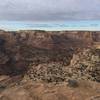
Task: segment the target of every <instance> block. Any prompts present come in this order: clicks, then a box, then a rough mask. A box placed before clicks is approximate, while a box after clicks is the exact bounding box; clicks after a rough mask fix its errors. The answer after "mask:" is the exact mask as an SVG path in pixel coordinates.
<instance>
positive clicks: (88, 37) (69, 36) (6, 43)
mask: <svg viewBox="0 0 100 100" xmlns="http://www.w3.org/2000/svg"><path fill="white" fill-rule="evenodd" d="M99 41H100V33H99V32H73V31H72V32H71V31H70V32H67V31H62V32H46V31H18V32H6V31H0V70H1V72H2V70H4V72H5V70H6V71H7V73H12V72H14V73H15V72H16V73H17V72H20V71H21V73H22V72H23V70H26V69H27V65H28V64H29V63H30V62H37V63H38V62H50V61H58V62H63V60H64V59H65V60H64V62H65V63H66V65H67V64H69V63H70V59H71V58H72V56H73V53H75V52H76V51H77V50H79V49H80V50H82V49H83V48H91V47H93V44H94V43H98V44H99V43H100V42H99ZM59 56H60V57H59ZM26 62H27V63H26ZM7 66H9V67H7ZM22 66H24V67H22ZM17 70H18V71H17Z"/></svg>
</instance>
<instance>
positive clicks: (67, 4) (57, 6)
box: [0, 0, 100, 21]
mask: <svg viewBox="0 0 100 100" xmlns="http://www.w3.org/2000/svg"><path fill="white" fill-rule="evenodd" d="M98 19H100V0H0V20H20V21H66V20H98Z"/></svg>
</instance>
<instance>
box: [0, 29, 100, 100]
mask: <svg viewBox="0 0 100 100" xmlns="http://www.w3.org/2000/svg"><path fill="white" fill-rule="evenodd" d="M0 100H100V32H93V31H92V32H91V31H54V32H51V31H39V30H34V31H32V30H27V31H24V30H23V31H4V30H0Z"/></svg>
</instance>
